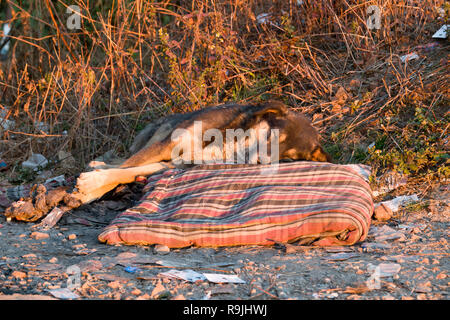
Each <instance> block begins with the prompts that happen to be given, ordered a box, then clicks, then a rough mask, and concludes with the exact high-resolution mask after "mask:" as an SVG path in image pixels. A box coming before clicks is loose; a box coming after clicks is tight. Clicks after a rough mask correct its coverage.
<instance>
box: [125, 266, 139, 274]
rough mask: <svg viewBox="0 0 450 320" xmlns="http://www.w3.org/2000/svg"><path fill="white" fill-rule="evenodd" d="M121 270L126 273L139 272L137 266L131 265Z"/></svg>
mask: <svg viewBox="0 0 450 320" xmlns="http://www.w3.org/2000/svg"><path fill="white" fill-rule="evenodd" d="M123 270H124V271H125V272H128V273H136V272H141V269H139V268H138V267H133V266H127V267H125V268H124V269H123Z"/></svg>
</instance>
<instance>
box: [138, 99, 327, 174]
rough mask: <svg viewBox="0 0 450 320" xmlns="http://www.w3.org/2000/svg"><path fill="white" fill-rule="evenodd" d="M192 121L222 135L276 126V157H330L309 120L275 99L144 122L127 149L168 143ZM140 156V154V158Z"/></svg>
mask: <svg viewBox="0 0 450 320" xmlns="http://www.w3.org/2000/svg"><path fill="white" fill-rule="evenodd" d="M196 121H199V122H201V124H202V131H203V132H202V133H204V132H205V131H207V130H209V129H217V130H219V131H221V132H222V133H224V134H225V132H226V130H229V129H242V130H244V131H246V130H248V129H251V128H258V127H266V128H269V129H278V130H279V157H280V159H292V160H311V161H331V158H330V156H329V155H328V154H327V153H326V152H325V151H324V150H323V148H322V147H321V145H320V137H319V134H318V132H317V130H316V129H315V128H314V127H313V126H312V125H311V123H310V121H309V120H308V119H307V118H306V117H304V116H303V115H300V114H297V113H295V112H294V111H291V110H289V109H288V108H287V107H286V106H285V105H284V104H283V103H281V102H278V101H269V102H265V103H258V104H224V105H219V106H214V107H208V108H204V109H201V110H198V111H194V112H190V113H185V114H173V115H169V116H167V117H165V118H163V119H159V120H157V121H155V122H153V123H150V124H149V125H147V127H145V128H144V129H143V130H142V131H141V132H140V133H139V134H138V135H137V136H136V138H135V141H134V143H133V145H132V146H131V148H130V151H131V153H132V154H136V153H138V152H139V151H140V150H149V149H151V146H152V145H154V144H155V143H160V144H168V143H169V141H170V139H171V136H172V133H173V132H174V130H176V129H185V130H191V131H192V130H193V129H192V128H193V125H194V122H196ZM224 136H225V135H224ZM203 146H204V145H203ZM142 152H143V151H141V153H142ZM147 153H148V151H147ZM142 158H143V157H142V156H141V157H140V159H141V161H142ZM165 160H170V159H165ZM129 164H130V165H131V163H129ZM133 165H136V164H133Z"/></svg>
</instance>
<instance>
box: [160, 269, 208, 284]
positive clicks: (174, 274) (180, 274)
mask: <svg viewBox="0 0 450 320" xmlns="http://www.w3.org/2000/svg"><path fill="white" fill-rule="evenodd" d="M159 275H161V276H165V277H169V278H175V279H181V280H185V281H189V282H196V281H203V280H206V277H205V276H204V275H203V274H201V273H199V272H195V271H193V270H190V269H188V270H170V271H167V272H161V273H160V274H159Z"/></svg>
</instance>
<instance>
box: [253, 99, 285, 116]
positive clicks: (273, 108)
mask: <svg viewBox="0 0 450 320" xmlns="http://www.w3.org/2000/svg"><path fill="white" fill-rule="evenodd" d="M287 114H288V108H287V107H286V105H284V104H283V103H282V102H279V101H268V102H266V103H264V104H262V105H261V109H260V110H258V111H257V112H255V119H256V120H257V121H258V120H268V119H275V118H281V117H284V116H286V115H287Z"/></svg>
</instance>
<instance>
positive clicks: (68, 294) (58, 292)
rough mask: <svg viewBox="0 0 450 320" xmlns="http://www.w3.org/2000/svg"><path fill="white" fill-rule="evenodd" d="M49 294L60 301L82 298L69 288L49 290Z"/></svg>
mask: <svg viewBox="0 0 450 320" xmlns="http://www.w3.org/2000/svg"><path fill="white" fill-rule="evenodd" d="M48 292H49V293H50V294H51V295H52V296H54V297H55V298H58V299H63V300H68V299H78V298H79V297H80V296H79V295H77V294H76V293H74V292H72V291H70V290H69V289H68V288H60V289H53V290H48Z"/></svg>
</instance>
